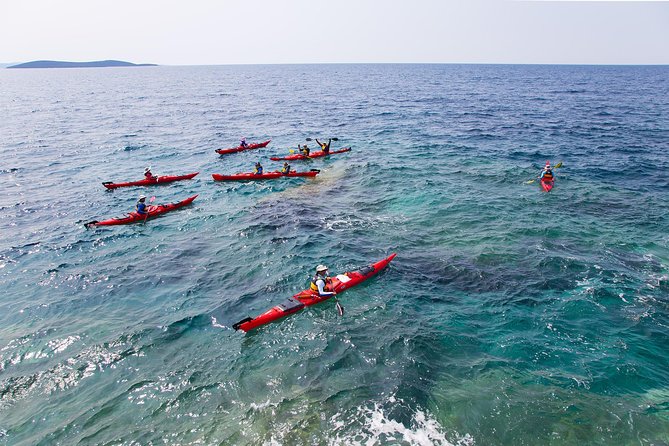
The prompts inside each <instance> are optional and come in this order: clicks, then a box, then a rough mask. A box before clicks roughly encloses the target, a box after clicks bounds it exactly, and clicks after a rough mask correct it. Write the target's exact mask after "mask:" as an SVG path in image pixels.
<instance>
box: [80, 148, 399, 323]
mask: <svg viewBox="0 0 669 446" xmlns="http://www.w3.org/2000/svg"><path fill="white" fill-rule="evenodd" d="M269 143H270V141H269V140H268V141H264V142H262V143H256V144H247V145H245V146H239V147H234V148H230V149H218V150H216V152H217V153H219V154H221V155H225V154H229V153H237V152H241V151H244V150H253V149H259V148H262V147H266V146H267V145H268V144H269ZM350 150H351V148H350V147H345V148H342V149H339V150H333V151H329V152H323V151H317V152H312V153H309V155H305V154H303V153H300V154H292V155H289V156H283V157H279V156H276V157H271V158H270V159H271V160H273V161H283V160H286V161H293V160H305V159H311V158H321V157H324V156H328V155H333V154H338V153H345V152H349V151H350ZM147 170H148V168H147ZM319 173H320V170H318V169H311V170H308V171H303V172H298V171H289V172H288V173H282V172H263V173H252V172H244V173H236V174H231V175H223V174H218V173H215V174H212V178H213V179H214V181H249V180H250V181H257V180H271V179H278V178H295V177H315V176H316V175H318V174H319ZM198 174H199V172H193V173H189V174H186V175H165V176H159V177H154V178H151V179H144V180H139V181H128V182H123V183H113V182H110V181H108V182H104V183H102V185H103V186H104V187H106V188H107V189H110V190H114V189H118V188H122V187H133V186H154V185H158V184H166V183H171V182H174V181H183V180H190V179H193V178H195V176H197V175H198ZM147 175H150V173H149V174H147ZM154 198H155V197H154ZM196 198H197V195H193V196H192V197H188V198H186V199H185V200H182V201H178V202H175V203H168V204H159V205H149V206H147V207H146V213H145V214H139V213H138V212H137V211H134V212H130V213H128V215H126V216H123V217H116V218H111V219H108V220H102V221H97V220H95V221H91V222H89V223H86V225H85V226H86V227H91V226H113V225H125V224H130V223H137V222H145V221H146V220H148V219H151V218H154V217H157V216H159V215H162V214H165V213H167V212H170V211H173V210H176V209H179V208H181V207H184V206H187V205H189V204H191V203H192V202H193V201H194V200H195V199H196ZM395 255H396V254H395V253H393V254H391V255H389V256H388V257H386V258H385V259H382V260H379V261H378V262H375V263H372V264H370V265H367V266H364V267H362V268H359V269H356V270H353V271H348V272H344V273H342V274H338V275H337V276H335V277H333V278H331V279H330V283H329V285H328V290H329V291H334V292H335V293H341V292H342V291H344V290H346V289H348V288H352V287H354V286H356V285H358V284H360V283H362V282H364V281H366V280H367V279H370V278H372V277H374V276H375V275H377V274H378V273H379V272H380V271H381V270H383V269H385V268H386V267H387V266H388V264H389V263H390V262H391V261H392V260H393V259H394V258H395ZM331 297H332V295H331V294H329V295H324V296H321V295H319V293H318V292H317V291H314V290H312V289H311V288H308V289H306V290H304V291H301V292H299V293H297V294H295V295H294V296H293V297H290V298H288V299H286V300H285V301H284V302H281V303H280V304H278V305H276V306H274V307H272V308H270V309H269V310H267V311H266V312H264V313H262V314H260V315H258V316H256V317H247V318H245V319H243V320H241V321H239V322H237V323H235V324H233V326H232V327H233V328H234V329H235V330H242V331H244V332H248V331H250V330H253V329H255V328H258V327H260V326H262V325H265V324H269V323H270V322H273V321H276V320H278V319H281V318H283V317H286V316H288V315H291V314H294V313H297V312H298V311H300V310H302V309H303V308H306V307H309V306H311V305H315V304H318V303H320V302H323V301H325V300H328V299H330V298H331ZM337 308H338V309H339V311H340V314H341V315H343V307H341V306H340V304H339V302H338V301H337Z"/></svg>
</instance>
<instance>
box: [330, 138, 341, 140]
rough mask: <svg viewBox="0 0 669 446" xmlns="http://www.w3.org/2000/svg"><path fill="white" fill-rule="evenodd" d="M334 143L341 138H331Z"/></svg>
mask: <svg viewBox="0 0 669 446" xmlns="http://www.w3.org/2000/svg"><path fill="white" fill-rule="evenodd" d="M331 139H332V140H333V141H339V138H331Z"/></svg>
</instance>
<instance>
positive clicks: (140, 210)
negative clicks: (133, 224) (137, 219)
mask: <svg viewBox="0 0 669 446" xmlns="http://www.w3.org/2000/svg"><path fill="white" fill-rule="evenodd" d="M137 213H138V214H142V215H144V214H146V203H142V202H141V201H140V202H138V203H137Z"/></svg>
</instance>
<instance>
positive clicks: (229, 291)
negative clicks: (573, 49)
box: [0, 65, 669, 446]
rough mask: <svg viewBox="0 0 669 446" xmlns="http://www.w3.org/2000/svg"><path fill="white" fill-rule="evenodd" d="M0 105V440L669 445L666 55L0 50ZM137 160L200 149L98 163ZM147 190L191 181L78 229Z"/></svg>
mask: <svg viewBox="0 0 669 446" xmlns="http://www.w3.org/2000/svg"><path fill="white" fill-rule="evenodd" d="M0 110H1V111H2V119H0V191H1V193H0V286H1V288H0V289H1V290H2V293H0V444H8V445H9V444H11V445H32V444H44V445H47V444H48V445H51V444H62V445H72V444H82V445H83V444H108V445H111V444H114V445H117V444H123V445H131V444H142V445H145V444H226V445H227V444H230V445H279V444H281V445H444V444H446V445H448V444H452V445H514V446H515V445H574V444H594V445H631V444H635V445H636V444H641V445H651V444H654V445H659V444H669V348H668V346H669V317H668V312H669V235H668V234H669V220H668V210H669V204H668V200H667V199H668V198H669V193H668V192H669V180H668V177H667V172H668V171H669V156H668V155H667V152H668V150H669V68H668V67H657V66H644V67H639V66H622V67H613V66H508V65H507V66H503V65H489V66H488V65H290V66H212V67H167V66H165V67H145V68H101V69H43V70H40V69H32V70H18V69H16V70H0ZM241 137H246V139H247V141H249V142H257V141H264V140H267V139H271V140H272V142H271V143H270V145H269V146H268V147H267V148H265V149H259V150H252V151H247V152H242V153H238V154H233V155H227V156H219V155H217V154H216V153H215V152H214V150H215V149H219V148H227V147H233V146H236V145H237V144H238V142H239V139H240V138H241ZM333 137H334V138H337V139H338V140H337V141H334V142H333V143H332V148H333V149H338V148H341V147H345V146H350V147H352V150H351V152H349V153H345V154H340V155H334V156H331V157H329V158H320V159H315V160H311V161H296V162H293V163H292V166H293V169H295V170H307V169H320V171H321V172H320V174H319V175H318V176H317V177H316V178H314V179H304V178H298V179H284V180H277V181H265V182H241V183H221V182H214V181H213V180H212V178H211V174H212V173H222V174H225V173H235V172H242V171H250V170H251V169H252V167H253V165H254V163H255V162H257V161H261V162H262V163H263V165H264V167H265V169H266V170H275V169H278V168H279V167H280V166H281V163H277V162H271V161H270V160H269V156H272V155H277V154H282V155H287V154H289V150H290V149H294V148H295V147H296V145H297V144H304V143H305V142H306V143H307V144H310V145H311V147H312V149H313V148H315V142H313V141H312V142H307V140H306V139H307V138H318V139H319V140H321V141H323V140H326V139H327V138H333ZM546 160H550V162H551V163H552V164H553V165H555V164H557V163H559V162H561V163H562V167H561V168H559V169H556V170H555V174H556V177H557V179H556V182H555V187H554V189H553V190H552V191H551V192H550V193H545V192H543V190H542V189H541V188H540V187H539V186H538V184H537V183H536V182H534V183H531V184H527V183H528V182H529V181H530V180H532V179H534V178H536V176H537V174H538V173H539V170H540V168H541V167H542V166H543V164H544V163H545V162H546ZM147 166H151V167H152V171H153V173H154V174H157V175H172V174H174V175H177V174H185V173H190V172H200V174H199V175H198V176H197V177H195V179H193V180H190V181H182V182H176V183H172V184H168V185H163V186H155V187H151V188H127V189H118V190H115V191H107V190H105V188H104V187H103V186H102V185H101V182H103V181H116V182H120V181H130V180H137V179H141V178H142V175H143V170H144V168H145V167H147ZM139 194H145V195H147V196H148V197H156V198H155V201H154V203H166V202H172V201H178V200H181V199H184V198H186V197H188V196H190V195H194V194H199V196H198V198H197V199H196V200H195V202H194V203H193V204H192V205H191V206H188V207H186V208H183V209H180V210H178V211H175V212H172V213H169V214H166V215H164V216H161V217H159V218H156V219H154V220H149V221H147V222H146V223H145V224H136V225H129V226H115V227H108V228H98V229H94V228H91V229H89V230H86V229H85V228H84V226H83V223H86V222H88V221H91V220H102V219H105V218H110V217H115V216H123V215H124V214H125V213H127V212H129V211H131V210H132V209H133V207H134V204H135V202H136V200H137V197H138V195H139ZM392 252H397V257H396V259H395V260H394V261H393V262H392V263H391V265H390V267H389V268H388V269H387V270H385V271H384V272H382V273H381V274H379V275H378V276H376V277H375V278H373V279H371V280H369V281H367V282H366V283H364V284H362V285H360V286H358V287H356V288H353V289H351V290H348V291H346V293H344V294H342V295H341V296H339V297H340V302H341V303H342V305H343V307H344V309H345V314H344V316H343V317H340V316H339V315H338V312H337V310H336V308H335V305H334V302H331V301H328V302H326V303H323V304H320V305H317V306H314V307H310V308H308V309H306V310H304V311H302V312H300V313H298V314H296V315H293V316H291V317H289V318H286V319H284V320H281V321H279V322H277V323H273V324H270V325H267V326H264V327H261V328H260V329H258V330H256V331H254V332H252V333H248V334H244V333H242V332H236V331H234V330H232V329H231V328H230V327H231V325H232V323H234V322H236V321H238V320H240V319H242V318H244V317H246V316H255V315H257V314H259V313H260V312H262V311H265V310H266V309H268V308H270V307H272V306H273V305H275V304H277V303H280V302H281V301H283V300H284V299H286V298H287V297H289V296H291V295H293V294H295V293H296V292H298V291H300V290H302V289H304V288H305V287H306V286H307V285H308V281H309V277H310V275H312V274H313V273H314V268H315V266H316V265H318V264H320V263H324V264H326V265H327V266H328V267H329V268H330V272H331V273H332V274H336V273H338V272H342V271H346V270H350V269H352V268H355V267H358V266H364V265H366V264H368V263H370V262H373V261H376V260H379V259H382V258H384V257H386V256H387V255H389V254H390V253H392Z"/></svg>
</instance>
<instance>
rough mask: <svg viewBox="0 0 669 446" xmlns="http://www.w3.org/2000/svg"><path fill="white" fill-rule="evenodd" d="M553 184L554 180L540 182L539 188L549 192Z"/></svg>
mask: <svg viewBox="0 0 669 446" xmlns="http://www.w3.org/2000/svg"><path fill="white" fill-rule="evenodd" d="M554 184H555V180H547V181H544V180H541V187H543V188H544V190H545V191H546V192H550V191H551V189H553V185H554Z"/></svg>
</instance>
